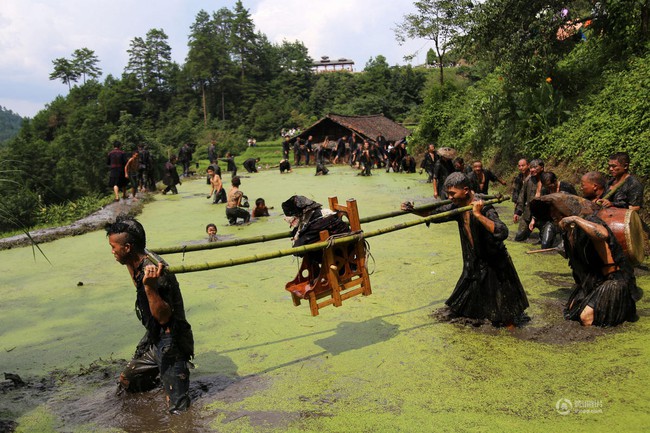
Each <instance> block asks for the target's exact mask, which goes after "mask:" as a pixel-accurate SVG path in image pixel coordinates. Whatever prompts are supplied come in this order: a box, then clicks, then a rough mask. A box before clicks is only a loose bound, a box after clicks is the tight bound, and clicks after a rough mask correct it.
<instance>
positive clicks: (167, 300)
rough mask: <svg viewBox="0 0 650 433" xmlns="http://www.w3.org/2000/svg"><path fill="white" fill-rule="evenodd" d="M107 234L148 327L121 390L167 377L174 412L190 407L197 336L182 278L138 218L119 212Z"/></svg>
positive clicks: (139, 388)
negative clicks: (155, 249)
mask: <svg viewBox="0 0 650 433" xmlns="http://www.w3.org/2000/svg"><path fill="white" fill-rule="evenodd" d="M106 236H107V237H108V243H109V244H110V246H111V252H112V253H113V256H114V257H115V260H116V261H117V262H118V263H120V264H121V265H124V266H126V267H127V269H128V271H129V274H130V275H131V279H132V280H133V284H134V285H135V288H136V303H135V306H136V315H137V317H138V319H139V320H140V321H141V322H142V325H143V326H144V327H145V329H146V331H145V334H144V337H142V339H141V340H140V342H139V343H138V345H137V347H136V351H135V354H134V355H133V358H132V359H131V361H129V363H128V364H127V366H126V368H125V369H124V370H123V371H122V373H121V374H120V378H119V385H118V386H119V392H118V393H121V392H123V391H126V392H130V393H131V392H144V391H149V390H152V389H154V388H156V387H157V386H158V384H159V383H160V382H162V385H163V391H164V393H165V396H166V400H167V405H168V409H169V412H170V413H173V414H175V413H178V412H180V411H184V410H187V409H188V408H189V406H190V396H189V385H190V371H189V367H190V362H189V361H190V359H191V358H192V357H194V337H193V335H192V328H191V326H190V324H189V323H188V322H187V320H186V318H185V309H184V307H183V296H182V295H181V291H180V287H179V285H178V281H177V280H176V277H175V276H174V274H172V273H169V272H168V271H167V270H166V269H165V267H164V263H163V262H162V261H159V260H155V261H154V256H152V255H151V253H149V252H148V251H147V250H146V234H145V231H144V228H143V227H142V224H140V222H138V221H137V220H136V219H134V218H132V217H129V216H125V215H120V216H118V217H117V219H116V220H115V222H113V223H109V224H107V225H106ZM160 260H161V259H160ZM109 326H110V324H109ZM158 377H160V380H158Z"/></svg>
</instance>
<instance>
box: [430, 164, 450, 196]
mask: <svg viewBox="0 0 650 433" xmlns="http://www.w3.org/2000/svg"><path fill="white" fill-rule="evenodd" d="M453 172H454V164H453V162H452V161H451V160H449V159H447V158H440V159H438V160H437V161H436V163H435V165H434V167H433V178H434V179H436V181H437V182H438V197H440V198H441V199H443V200H444V199H446V198H447V192H446V191H445V186H444V185H445V179H447V176H449V175H450V174H451V173H453Z"/></svg>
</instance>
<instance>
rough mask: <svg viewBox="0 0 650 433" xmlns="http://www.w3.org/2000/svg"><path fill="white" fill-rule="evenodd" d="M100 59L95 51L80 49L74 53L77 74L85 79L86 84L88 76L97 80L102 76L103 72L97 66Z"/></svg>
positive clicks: (73, 58) (73, 60) (73, 62)
mask: <svg viewBox="0 0 650 433" xmlns="http://www.w3.org/2000/svg"><path fill="white" fill-rule="evenodd" d="M97 62H99V59H98V58H97V56H96V55H95V52H94V51H93V50H90V49H88V48H80V49H77V50H75V51H74V53H72V64H73V67H74V69H75V71H76V72H77V74H79V75H81V76H82V77H83V81H84V84H86V76H88V77H89V78H91V79H97V78H99V77H100V76H101V75H102V70H101V69H100V68H99V67H98V66H97Z"/></svg>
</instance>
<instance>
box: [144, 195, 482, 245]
mask: <svg viewBox="0 0 650 433" xmlns="http://www.w3.org/2000/svg"><path fill="white" fill-rule="evenodd" d="M486 198H494V196H487V197H486ZM449 203H451V200H442V201H437V202H434V203H429V204H425V205H422V206H418V207H415V208H413V210H414V211H416V212H417V211H427V210H431V209H435V208H437V207H440V206H444V205H446V204H449ZM408 213H410V212H408V211H403V210H397V211H393V212H386V213H383V214H378V215H371V216H367V217H365V218H360V219H359V222H360V223H362V224H365V223H369V222H373V221H379V220H382V219H386V218H392V217H395V216H400V215H406V214H408ZM289 237H291V231H286V232H281V233H274V234H270V235H260V236H251V237H249V238H240V239H232V240H229V241H221V242H211V243H208V244H195V245H181V246H173V247H161V248H152V249H150V250H149V251H151V252H153V253H156V254H160V255H164V254H175V253H187V252H192V251H203V250H213V249H217V248H227V247H235V246H239V245H249V244H256V243H259V242H269V241H275V240H278V239H286V238H289Z"/></svg>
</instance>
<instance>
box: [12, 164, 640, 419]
mask: <svg viewBox="0 0 650 433" xmlns="http://www.w3.org/2000/svg"><path fill="white" fill-rule="evenodd" d="M225 178H226V182H228V181H229V176H228V175H226V176H225ZM422 179H423V177H420V176H418V175H401V174H386V173H384V172H376V173H374V175H373V176H372V177H369V178H366V177H358V176H355V175H354V173H353V172H351V171H350V170H349V169H347V168H335V169H334V170H332V174H331V175H329V176H327V177H315V176H313V172H312V170H311V169H310V170H309V171H306V170H296V171H295V172H294V173H292V174H288V175H282V176H281V175H280V174H279V173H277V172H275V171H274V172H263V173H259V174H258V175H255V176H252V177H245V178H244V179H243V180H242V190H243V191H244V192H245V193H246V194H247V195H248V196H249V199H250V200H251V202H254V200H255V198H257V197H264V198H265V199H266V202H267V205H269V206H273V207H274V209H272V210H271V217H269V218H267V219H264V220H259V221H255V222H253V223H252V224H251V225H248V226H236V227H229V226H226V225H225V223H226V219H225V215H224V212H225V211H224V205H212V204H210V202H209V201H208V200H206V199H205V194H206V193H207V190H206V185H205V182H204V180H203V179H200V180H197V181H194V182H189V181H188V182H184V183H183V185H181V187H180V194H179V195H177V196H157V197H155V199H154V200H153V201H152V202H151V203H148V204H147V205H146V206H145V208H144V211H143V213H142V214H141V215H140V217H139V219H140V220H141V221H142V222H143V224H144V225H145V227H146V229H147V234H148V241H149V245H150V246H152V247H153V246H168V245H179V244H189V243H198V242H204V241H205V237H206V235H205V225H206V224H207V223H209V222H214V223H216V224H217V226H218V228H219V236H224V237H244V236H254V235H259V234H264V233H276V232H280V231H286V230H287V227H286V224H285V223H284V221H283V220H282V218H281V215H280V213H281V211H280V203H281V202H282V201H283V200H285V199H286V198H288V197H289V196H291V195H293V194H303V195H307V196H309V197H310V198H313V199H314V200H316V201H319V202H321V203H326V202H327V196H328V195H333V194H336V195H338V197H339V199H341V200H343V199H345V198H349V197H354V198H356V199H357V200H358V204H359V208H360V212H361V216H366V215H372V214H377V213H383V212H387V211H391V210H395V209H397V208H398V206H399V203H400V202H401V201H404V200H415V201H416V204H417V203H418V202H419V201H422V200H423V198H424V197H427V196H429V195H430V189H431V186H430V185H427V184H424V183H422V182H421V180H422ZM498 210H499V212H500V214H501V215H502V218H503V219H504V220H508V219H509V217H510V215H511V214H512V207H511V205H509V204H504V205H500V206H498ZM410 218H411V217H409V216H405V217H400V218H396V219H393V220H389V221H379V222H376V223H372V224H368V225H367V226H366V227H367V229H373V228H378V227H383V226H386V225H389V224H393V223H396V222H398V221H402V220H408V219H410ZM510 227H511V230H514V229H515V227H514V226H513V225H510ZM288 245H289V243H288V241H286V242H285V241H283V240H280V241H274V242H268V243H264V244H259V245H255V246H242V247H238V248H235V249H228V250H213V251H210V252H197V253H191V254H185V255H183V254H175V255H170V256H168V257H167V259H168V261H169V262H170V263H172V264H180V263H199V262H205V261H208V262H209V261H217V260H221V259H224V258H228V257H241V256H246V255H249V254H251V253H254V252H267V251H273V250H277V249H283V248H286V247H288ZM42 247H43V250H44V251H45V253H46V254H47V255H48V258H49V259H50V261H51V262H52V265H50V264H48V263H47V262H46V261H45V260H43V259H42V258H41V257H39V256H36V257H35V258H34V256H33V255H32V251H31V249H29V248H18V249H12V250H8V251H0V294H1V295H2V302H1V303H0V366H1V367H2V371H4V372H9V373H15V374H18V375H20V377H22V378H23V380H24V381H25V382H27V385H25V386H23V387H16V386H14V385H13V384H12V383H11V381H3V382H0V385H1V386H0V422H1V423H0V426H7V427H6V429H13V428H15V429H16V430H17V431H26V432H31V431H38V432H41V431H44V432H48V431H127V432H131V431H134V432H135V431H179V432H180V431H220V432H241V431H422V427H423V426H431V429H430V430H439V431H458V430H483V431H504V430H513V429H516V430H530V429H533V430H539V431H542V430H543V431H559V430H575V429H576V428H579V427H585V426H592V427H593V426H596V425H597V426H598V428H600V429H611V430H614V429H619V427H620V426H622V425H625V426H626V427H628V428H629V430H643V429H644V427H648V426H650V418H649V416H648V415H647V414H648V413H649V412H650V411H647V410H646V409H647V408H648V407H650V404H649V401H650V397H649V396H648V393H647V384H648V383H650V369H649V368H648V364H647V359H648V357H649V356H650V344H648V343H650V341H649V340H650V338H649V337H648V332H649V331H650V329H649V325H648V319H647V317H648V311H649V308H648V301H647V299H646V298H644V299H642V300H641V301H640V302H639V303H638V309H639V315H640V320H639V321H638V322H636V323H631V324H625V325H623V326H620V327H618V328H616V329H589V328H582V327H580V326H579V325H577V324H576V323H572V322H565V321H564V320H563V319H562V316H561V310H562V305H563V300H564V299H566V296H567V295H568V290H569V289H570V287H571V284H572V282H571V275H570V270H569V268H568V266H567V264H566V261H565V260H564V259H562V258H561V257H559V256H557V255H526V254H525V251H526V250H528V249H531V248H537V246H535V245H533V244H532V243H530V244H514V243H511V242H509V243H508V249H509V251H510V253H511V255H512V258H513V262H514V263H515V266H516V268H517V269H518V272H519V275H520V278H521V280H522V283H523V285H524V288H525V290H526V292H527V294H528V296H529V300H530V303H531V306H530V308H529V309H528V314H529V316H530V317H531V321H530V322H529V323H528V324H527V325H525V326H524V327H522V328H520V329H516V330H514V331H508V330H504V329H496V328H492V327H491V326H474V325H473V324H462V323H447V322H445V321H444V320H440V319H439V318H436V317H432V314H433V313H434V312H436V311H437V310H438V309H440V308H441V307H442V306H443V303H444V300H445V299H446V298H447V296H448V295H449V293H450V292H451V290H452V288H453V287H454V285H455V282H456V280H457V278H458V276H459V274H460V267H459V262H460V246H459V243H458V233H457V228H456V225H455V224H453V223H452V224H445V225H438V226H432V227H431V228H428V229H427V228H426V227H424V226H418V227H414V228H411V229H408V230H405V231H401V232H396V233H392V234H388V235H385V236H380V237H376V238H373V239H371V240H370V249H371V253H372V255H373V258H374V261H371V263H370V269H371V271H372V272H373V274H372V275H371V281H372V288H373V294H372V295H371V296H369V297H355V298H352V299H349V300H347V301H345V302H344V304H343V306H342V307H340V308H333V307H327V308H325V309H323V310H321V314H320V316H318V317H315V318H313V317H311V316H310V314H309V312H308V307H307V306H306V305H301V306H299V307H294V306H293V304H292V302H291V299H290V296H289V294H288V292H286V291H285V290H284V284H285V283H286V282H287V281H289V280H291V279H292V278H293V277H294V275H295V273H296V271H297V266H298V262H297V261H296V260H294V259H292V258H288V257H287V258H282V259H275V260H270V261H265V262H259V263H255V264H250V265H244V266H240V267H237V268H228V269H221V270H215V271H207V272H200V273H193V274H181V275H179V276H178V278H179V281H180V284H181V288H182V291H183V295H184V299H185V306H186V310H187V316H188V319H189V321H190V322H191V324H192V326H193V329H194V333H195V340H196V354H197V356H196V359H195V360H194V361H195V364H196V368H195V369H194V370H192V382H191V383H192V385H191V386H192V388H191V390H192V396H193V398H194V403H193V406H192V409H191V410H190V411H189V412H188V413H186V414H183V415H181V416H178V417H170V416H168V415H166V412H165V406H164V398H163V396H162V394H161V393H160V392H159V391H154V392H150V393H146V394H141V395H128V396H116V395H115V382H116V379H117V376H118V375H119V371H120V370H121V368H122V366H123V365H124V363H125V362H126V359H128V358H129V357H130V356H131V354H132V353H133V350H134V347H135V344H136V343H137V341H138V340H139V338H140V337H141V335H142V332H143V330H142V327H141V325H140V324H139V322H138V321H137V319H136V318H135V314H134V313H133V300H134V288H133V286H132V285H131V283H130V280H129V277H128V273H127V272H126V270H125V269H124V268H123V267H122V266H120V265H119V264H117V263H115V262H114V260H113V259H112V256H111V254H110V249H109V247H108V244H107V242H106V239H105V236H104V235H103V233H101V232H93V233H88V234H85V235H81V236H75V237H71V238H65V239H59V240H57V241H54V242H52V243H47V244H43V246H42ZM79 283H82V284H81V285H79ZM639 284H640V285H641V287H642V288H644V289H645V290H646V293H650V292H648V289H650V280H649V278H648V275H647V272H645V273H644V271H641V274H640V275H639ZM560 399H569V400H572V401H576V400H580V401H591V400H594V401H598V402H599V403H600V405H601V408H602V413H600V414H590V415H585V414H583V415H578V414H574V415H570V416H562V415H559V414H558V413H557V411H556V409H555V405H556V402H557V401H558V400H560ZM531 423H532V424H531ZM479 426H480V427H479ZM3 428H4V427H3Z"/></svg>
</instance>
